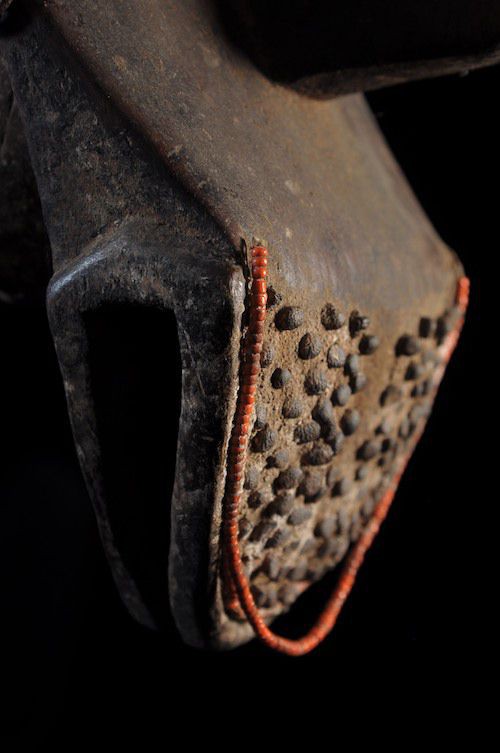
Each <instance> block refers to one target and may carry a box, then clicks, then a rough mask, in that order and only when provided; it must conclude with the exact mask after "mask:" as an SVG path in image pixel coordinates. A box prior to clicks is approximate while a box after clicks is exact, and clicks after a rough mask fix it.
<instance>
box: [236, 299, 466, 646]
mask: <svg viewBox="0 0 500 753" xmlns="http://www.w3.org/2000/svg"><path fill="white" fill-rule="evenodd" d="M277 293H278V295H277V296H276V297H277V298H278V299H280V298H281V296H280V295H279V290H278V291H277ZM299 302H300V301H299V299H297V301H296V302H295V301H293V300H291V301H287V300H286V299H283V301H282V304H281V306H273V305H272V304H271V306H270V309H269V313H268V322H267V326H266V337H265V341H264V347H263V354H264V355H263V358H262V361H261V363H262V371H261V374H260V377H259V381H258V389H257V398H256V400H257V402H256V407H255V412H254V421H253V431H252V434H251V437H250V444H249V450H250V451H249V454H248V459H247V465H246V476H245V484H244V493H243V499H242V504H241V509H240V518H239V539H240V548H241V553H242V560H243V563H244V566H245V572H246V575H247V577H248V578H249V579H250V582H251V590H252V595H253V597H254V600H255V603H256V605H257V606H258V607H259V608H260V609H261V611H262V614H263V616H264V618H265V619H267V620H272V618H273V617H274V616H276V615H277V614H279V613H280V612H282V611H283V609H285V610H286V609H287V608H288V607H289V606H290V605H291V604H293V602H294V601H295V599H296V598H297V596H299V595H300V593H301V592H302V591H303V590H304V589H305V588H307V586H308V585H309V584H310V583H312V582H314V581H315V580H317V579H318V578H320V577H321V576H322V575H323V574H324V573H325V572H326V571H328V570H329V569H331V568H332V567H334V566H335V565H337V564H338V563H340V562H341V561H342V560H343V559H344V557H345V555H346V554H347V552H348V551H349V550H350V547H351V545H352V544H354V543H355V542H356V541H357V540H358V539H359V537H360V536H361V534H362V532H363V530H364V527H365V526H366V525H367V523H368V522H369V521H370V518H371V515H372V513H373V511H374V508H375V505H376V504H377V503H378V502H379V500H380V499H381V498H382V496H383V495H384V493H385V492H386V491H387V489H388V487H389V484H390V482H391V480H392V478H393V477H394V476H395V475H396V474H397V472H398V470H399V468H400V466H401V464H402V463H403V462H404V460H405V459H406V457H407V455H408V453H409V452H410V450H411V448H412V446H413V443H414V439H415V438H416V437H417V436H418V434H419V433H420V432H421V430H422V428H423V425H424V424H425V420H426V419H427V418H428V416H429V414H430V411H431V408H432V402H433V399H434V397H435V389H436V386H437V384H438V382H439V375H440V373H441V371H442V368H443V367H444V364H445V359H446V355H447V354H446V353H445V351H444V347H445V346H444V342H445V338H446V336H447V335H448V334H449V333H450V332H451V331H452V330H453V328H454V327H455V325H457V323H458V322H459V320H460V317H461V312H460V309H459V308H458V307H457V306H456V305H455V303H454V297H450V300H449V306H448V307H446V309H443V310H442V311H441V312H440V313H439V314H438V315H432V314H431V315H427V314H428V312H422V313H423V314H424V315H421V316H415V317H414V318H413V326H411V327H407V328H406V329H405V330H402V331H401V332H400V333H398V334H396V336H393V335H392V336H387V333H386V332H384V330H383V329H382V328H380V327H379V328H378V332H377V329H374V327H373V326H372V324H371V321H370V317H369V316H368V315H366V314H365V313H363V312H362V311H360V310H357V309H355V310H351V311H349V310H346V309H345V308H343V307H342V306H340V305H338V304H337V302H336V301H334V302H332V301H328V302H326V303H325V304H324V305H323V306H321V305H316V306H315V307H314V308H313V309H312V311H307V310H304V308H303V306H300V305H293V304H294V303H299ZM289 303H290V304H292V305H287V304H289ZM283 304H284V305H283ZM311 343H312V344H313V345H314V347H311ZM377 352H378V353H381V354H382V357H383V360H381V359H380V358H377V357H376V355H375V354H376V353H377ZM284 373H286V374H287V378H286V379H283V374H284ZM277 375H279V378H277ZM226 607H227V608H228V612H227V615H228V618H229V619H227V618H225V617H223V616H221V620H222V624H223V628H222V631H223V634H226V633H227V635H228V636H233V635H234V632H235V631H234V623H235V621H238V620H240V621H241V619H242V615H241V614H239V613H238V612H237V611H236V612H235V611H234V610H233V609H232V608H231V607H230V601H227V600H226ZM221 615H222V613H221ZM231 623H233V626H232V625H231ZM229 640H231V637H229Z"/></svg>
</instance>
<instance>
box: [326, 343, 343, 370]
mask: <svg viewBox="0 0 500 753" xmlns="http://www.w3.org/2000/svg"><path fill="white" fill-rule="evenodd" d="M345 360H346V355H345V352H344V351H343V349H342V348H341V347H340V345H331V346H330V348H329V349H328V353H327V354H326V362H327V364H328V366H329V368H330V369H341V368H342V367H343V366H344V364H345Z"/></svg>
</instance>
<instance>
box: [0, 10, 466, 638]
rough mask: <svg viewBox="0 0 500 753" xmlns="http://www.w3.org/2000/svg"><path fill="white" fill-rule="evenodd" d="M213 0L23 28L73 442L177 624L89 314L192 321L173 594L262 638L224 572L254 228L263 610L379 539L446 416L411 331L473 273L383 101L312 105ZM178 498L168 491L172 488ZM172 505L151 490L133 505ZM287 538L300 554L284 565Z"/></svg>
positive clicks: (200, 634)
mask: <svg viewBox="0 0 500 753" xmlns="http://www.w3.org/2000/svg"><path fill="white" fill-rule="evenodd" d="M205 8H206V6H205V5H204V4H203V3H196V2H186V3H185V4H184V3H183V4H182V5H181V6H179V7H178V8H175V12H174V11H173V10H172V8H171V7H170V6H169V5H168V4H165V3H163V2H159V0H148V2H147V3H145V4H144V13H143V15H142V18H141V21H142V33H141V34H140V35H137V34H135V33H133V30H134V29H135V28H136V6H135V4H134V3H132V2H131V1H129V0H126V1H125V2H122V3H112V4H109V5H106V7H105V8H104V7H101V6H98V7H96V6H95V4H94V3H89V2H85V0H82V1H81V2H78V3H71V4H70V3H66V2H65V1H64V0H61V2H57V3H51V2H49V3H47V4H46V9H47V13H48V14H49V15H46V14H42V13H40V14H38V13H34V23H33V26H32V27H30V26H29V24H27V25H26V27H25V30H24V31H23V32H22V33H19V34H16V35H15V36H13V37H12V38H11V39H8V40H5V42H4V40H2V47H3V48H5V50H6V54H7V60H8V65H9V70H10V73H11V76H12V79H13V85H14V88H15V93H16V97H18V98H19V107H20V109H21V112H22V114H23V117H24V121H25V125H26V126H27V136H28V140H29V144H30V149H31V153H32V155H33V162H34V169H35V172H36V177H37V181H38V185H39V189H40V196H41V200H42V204H43V208H44V214H45V217H46V220H47V225H48V229H49V234H50V238H51V244H52V250H53V259H54V265H55V269H56V276H55V278H54V280H53V282H52V285H51V286H50V289H49V308H50V316H51V326H52V331H53V334H54V339H55V342H56V346H57V351H58V357H59V361H60V364H61V368H62V371H63V375H64V380H65V387H66V391H67V396H68V404H69V409H70V414H71V418H72V424H73V429H74V434H75V439H76V443H77V447H78V452H79V457H80V461H81V464H82V467H83V469H84V473H85V477H86V480H87V485H88V488H89V491H90V494H91V496H92V499H93V502H94V505H95V507H96V510H97V514H98V518H99V522H100V526H101V533H102V536H103V541H104V544H105V546H106V550H107V553H108V557H109V559H110V562H111V564H112V567H113V570H114V574H115V578H116V580H117V582H118V585H119V587H120V589H121V593H122V597H123V598H124V600H125V602H126V604H127V606H128V607H129V609H130V610H131V611H132V612H133V613H134V614H135V615H136V616H137V617H138V618H139V619H141V620H142V621H143V622H147V623H148V624H153V623H156V624H161V608H158V607H159V606H160V607H162V608H163V609H165V600H166V598H167V588H166V574H165V572H164V571H163V570H161V566H162V563H163V561H164V559H165V555H166V552H165V548H164V549H161V548H160V547H159V546H158V544H157V537H156V534H155V532H154V530H153V534H155V535H151V536H150V537H148V529H147V528H146V529H145V530H144V531H141V535H140V536H139V535H138V531H134V528H133V526H130V527H129V530H128V538H127V539H126V538H125V537H124V536H123V535H122V534H121V533H120V531H123V516H124V514H125V513H124V508H123V506H120V504H119V503H120V502H122V501H123V500H121V499H118V500H117V499H116V498H114V497H113V495H112V494H111V493H110V485H109V483H108V482H107V480H106V476H105V474H104V473H103V468H104V467H105V466H106V457H105V451H104V446H105V445H104V442H103V437H102V436H101V433H100V426H101V420H100V419H101V417H100V415H99V411H100V409H99V404H98V402H97V401H96V399H95V398H96V393H97V392H98V390H97V386H96V384H95V383H93V381H92V373H91V369H90V355H91V349H92V343H91V342H90V339H89V335H88V328H87V324H86V317H87V315H88V314H89V313H90V314H91V313H93V312H96V311H99V310H102V309H106V307H114V306H119V307H120V306H121V307H125V308H127V311H128V312H129V314H130V316H132V315H133V312H134V309H135V308H138V307H139V308H141V307H146V308H153V309H156V310H161V311H169V312H173V314H174V316H175V321H176V324H177V328H178V337H179V343H180V357H181V361H182V371H183V373H182V408H181V414H180V426H179V442H178V448H177V466H176V478H175V482H174V487H173V496H172V508H171V509H172V540H171V543H170V563H169V582H170V594H169V595H170V601H171V604H172V608H173V611H174V615H175V618H176V620H177V623H178V625H179V629H180V631H181V633H182V635H183V637H184V638H185V640H187V641H189V642H190V643H193V644H195V645H206V644H207V643H211V644H212V645H218V646H221V645H225V646H227V645H235V644H237V643H240V642H242V641H244V640H247V639H248V638H249V637H250V635H251V632H250V630H249V628H248V626H247V625H245V624H243V623H241V622H239V621H238V620H234V619H232V618H231V617H228V615H227V614H226V610H225V605H224V601H223V598H222V596H223V595H222V593H221V588H220V585H221V584H220V579H219V574H220V525H221V502H222V493H223V488H224V481H225V468H226V459H227V457H226V456H227V444H228V439H229V435H230V429H231V422H232V414H233V411H234V406H235V399H236V393H237V388H238V358H239V347H240V337H241V334H242V331H244V328H245V318H244V317H243V318H242V313H243V301H244V292H245V291H244V276H243V268H244V265H243V264H242V255H241V247H242V241H243V242H246V244H247V246H249V245H250V244H251V241H252V236H256V237H258V238H260V239H262V240H265V241H266V242H267V245H268V247H269V251H270V261H269V277H268V279H269V285H270V287H271V288H272V289H270V290H269V291H268V292H269V303H270V306H271V308H270V315H269V317H268V319H267V330H266V343H265V349H264V354H263V359H264V360H263V363H264V364H267V365H266V366H265V368H264V369H263V374H262V377H261V384H260V386H259V403H260V405H259V406H258V410H257V414H256V415H257V420H258V424H257V426H256V427H255V434H254V436H253V437H252V452H251V467H250V469H249V478H248V480H247V485H248V486H249V487H250V488H248V489H247V490H246V492H245V494H246V499H245V505H246V506H245V509H244V511H243V513H242V520H241V527H242V535H243V538H242V544H243V546H244V547H245V555H246V556H248V557H252V558H253V560H254V563H250V560H249V567H250V569H251V573H250V574H252V573H254V572H255V576H254V578H253V584H254V586H255V593H256V594H257V593H258V591H257V588H259V589H261V590H262V592H263V597H262V599H263V600H264V605H265V603H267V600H268V599H270V600H272V599H273V598H274V596H275V595H276V600H275V602H274V605H271V603H269V606H268V607H267V608H268V609H269V610H270V611H269V617H272V616H273V615H274V614H275V613H277V611H278V610H284V609H286V608H287V607H288V605H289V604H290V603H291V601H293V599H294V598H295V597H296V595H297V594H298V592H299V591H300V590H301V589H302V588H303V587H304V584H307V583H308V582H310V581H312V580H314V579H316V578H317V577H319V576H320V574H321V572H322V571H323V569H325V568H327V567H330V566H332V565H333V564H334V562H335V561H336V558H337V557H339V556H340V555H341V553H342V550H343V549H344V551H345V549H346V546H347V545H348V543H349V541H350V540H351V539H352V538H355V537H356V536H357V535H359V530H360V526H362V525H363V515H365V514H366V510H367V509H368V507H369V506H370V504H373V498H374V490H376V489H377V488H378V485H379V484H380V483H381V482H383V478H384V474H385V473H386V471H387V478H388V477H389V476H390V471H391V455H392V453H393V452H394V449H395V447H392V446H386V445H384V448H382V444H383V442H384V441H385V439H388V440H389V443H390V442H391V441H395V442H397V447H398V448H399V447H402V446H403V445H404V442H405V441H406V438H405V434H408V437H409V436H410V435H411V433H412V432H414V431H415V428H414V424H415V423H416V422H417V413H418V412H419V411H420V412H421V416H420V418H418V420H421V418H423V416H424V415H425V413H426V412H427V407H426V402H427V397H428V396H427V395H425V394H424V393H425V389H426V388H425V387H424V386H423V385H424V383H425V380H426V378H427V376H428V374H430V371H429V369H430V368H431V367H429V366H426V367H425V369H426V370H424V371H422V368H423V366H424V364H423V363H421V361H420V360H419V359H420V356H419V355H418V354H417V353H414V355H413V356H412V355H410V354H411V352H412V351H414V350H415V348H416V345H415V342H414V341H413V339H412V338H419V334H420V330H419V328H420V326H421V323H420V321H421V319H422V318H423V317H427V318H429V319H431V320H432V322H435V321H437V320H438V319H439V318H440V317H441V316H442V315H443V312H444V311H445V310H446V309H447V308H449V307H451V306H452V304H453V299H454V294H455V288H456V282H457V278H458V277H459V276H460V275H461V270H460V265H459V264H458V263H457V262H456V260H455V259H454V257H453V255H452V254H450V252H449V251H448V249H447V248H446V246H445V245H444V244H443V243H442V242H441V241H440V239H439V238H438V237H437V236H436V234H435V232H434V231H433V229H432V227H431V226H430V224H429V222H428V220H427V219H426V217H425V216H424V214H423V212H422V210H421V209H420V207H419V205H418V203H417V202H416V200H415V198H414V196H413V195H412V193H411V190H410V189H409V187H408V185H407V184H406V182H405V180H404V178H403V176H402V175H401V173H400V171H399V169H398V167H397V165H396V164H395V162H394V160H393V159H392V157H391V155H390V153H389V152H388V150H387V148H386V147H385V145H384V143H383V141H382V139H381V137H380V134H379V132H378V129H377V128H376V126H375V124H374V122H373V119H372V117H371V115H370V113H369V112H368V110H367V108H366V105H365V104H364V102H363V100H362V98H360V97H351V98H346V99H343V100H339V101H336V102H321V103H319V102H313V103H311V102H309V101H307V100H305V99H304V98H301V97H299V96H298V95H297V94H295V93H293V92H288V91H285V90H283V89H281V88H280V87H277V86H273V85H272V84H270V83H269V82H268V81H266V80H265V79H264V78H263V77H262V76H261V75H260V74H258V73H257V72H256V71H255V70H253V69H252V68H251V66H249V65H248V64H247V63H246V62H244V61H242V60H241V59H240V57H239V56H238V55H237V53H235V51H234V50H232V48H230V46H228V45H227V44H226V43H225V40H224V38H223V37H221V36H219V35H218V28H217V25H216V24H215V22H213V19H212V18H211V16H210V15H209V14H208V12H207V16H204V15H202V10H203V9H205ZM51 19H52V20H55V21H56V23H57V26H58V28H59V29H60V30H61V31H62V32H63V35H64V36H65V39H66V41H67V43H68V47H66V46H65V43H64V42H63V41H62V40H61V39H60V38H58V37H57V35H53V34H52V32H51V31H50V30H49V29H48V25H49V22H50V21H51ZM188 32H189V33H188ZM104 49H105V50H106V54H103V50H104ZM75 52H76V53H77V56H78V59H79V60H78V61H76V60H75V59H74V56H75ZM81 63H83V66H81ZM89 74H90V75H89ZM96 83H97V86H96V85H95V84H96ZM103 93H104V95H105V96H103ZM124 115H125V117H124ZM138 132H139V133H138ZM75 155H76V157H75ZM158 157H160V159H158ZM68 195H71V196H72V197H74V202H75V203H74V205H72V206H73V209H74V211H72V212H69V213H68V211H67V210H68V200H67V197H68ZM354 312H358V313H354ZM426 326H428V325H426ZM430 326H431V329H432V326H433V325H432V324H431V325H430ZM171 337H172V332H171V331H169V332H168V337H167V336H166V335H165V336H163V337H162V336H161V334H160V333H159V334H158V347H159V348H163V349H167V350H168V349H170V351H169V352H171V351H172V350H173V348H172V341H171V339H170V340H169V338H171ZM401 338H403V340H401ZM404 338H406V339H404ZM423 339H424V340H426V343H427V342H428V343H432V342H434V341H433V340H432V338H427V339H426V338H423ZM417 344H418V345H420V346H421V345H422V344H421V343H420V339H418V343H417ZM399 353H401V355H399ZM356 359H357V360H356ZM429 359H430V361H429V363H431V362H432V358H431V356H429ZM408 372H409V373H408ZM407 374H408V378H406V376H407ZM412 374H413V376H412ZM415 387H416V388H417V391H416V393H415V394H416V397H412V396H411V392H412V391H413V390H414V389H415ZM400 391H401V392H400ZM420 392H421V393H422V394H420ZM382 395H384V397H383V398H381V396H382ZM169 396H170V395H169ZM162 399H165V396H162V395H161V394H158V400H159V402H161V400H162ZM381 399H382V401H383V403H384V404H383V405H381V402H380V401H381ZM322 400H323V401H325V402H324V403H320V401H322ZM318 403H320V405H318ZM330 406H331V407H330ZM415 406H417V411H416V412H414V413H413V414H412V415H410V417H409V414H411V412H412V411H414V408H415ZM419 406H423V413H422V407H419ZM124 410H126V406H124ZM386 418H388V419H390V423H389V424H388V427H390V428H386V434H380V433H378V428H379V425H381V424H382V423H383V421H384V419H386ZM407 419H408V424H407V422H406V420H407ZM392 422H394V424H393V423H392ZM400 434H401V436H400ZM117 444H118V443H117ZM342 444H343V446H342ZM383 449H384V451H383ZM131 450H133V448H129V450H128V455H126V456H125V459H124V463H125V465H127V466H128V463H129V462H131V459H133V457H134V453H133V452H132V451H131ZM363 469H365V470H363ZM365 472H366V475H365V477H364V478H363V474H364V473H365ZM252 485H253V488H252ZM323 490H324V494H321V492H322V491H323ZM362 491H365V492H366V494H367V499H362V497H363V494H361V495H360V493H361V492H362ZM254 492H255V493H257V494H259V495H262V499H261V497H260V496H259V497H257V496H256V497H255V498H254V497H253V496H252V495H253V494H254ZM156 502H157V503H158V504H160V505H163V506H164V508H167V509H168V505H169V503H170V499H169V498H168V493H167V489H165V496H164V498H161V499H159V500H156ZM150 503H151V500H147V499H142V498H141V497H140V495H138V496H136V497H134V499H131V500H127V509H134V507H133V506H134V505H135V506H136V509H140V510H141V511H144V510H146V509H148V507H149V505H150ZM274 503H276V507H275V508H274V509H273V507H272V505H273V504H274ZM365 505H366V507H365V512H363V506H365ZM144 514H146V513H144ZM152 529H154V520H153V521H152V520H150V521H149V533H151V530H152ZM245 529H246V530H245ZM309 540H311V541H312V544H309V543H308V542H309ZM306 544H307V546H311V548H310V549H309V551H307V549H306V551H304V547H306ZM247 546H248V549H247ZM328 547H330V552H328V551H327V550H328ZM132 550H133V556H132V555H131V551H132ZM320 550H321V551H320ZM276 552H277V553H279V558H278V559H279V562H278V569H276V563H273V562H272V561H270V562H268V561H267V558H268V556H270V555H272V554H273V553H276ZM141 555H142V556H141ZM264 563H265V568H266V570H267V569H269V572H270V574H269V573H266V572H265V571H264ZM149 567H150V568H151V569H150V570H149V572H148V568H149ZM276 578H277V579H278V580H275V579H276ZM274 591H275V592H276V594H275V593H274ZM258 598H259V600H261V597H260V596H259V597H258ZM158 613H160V618H158V617H157V615H158Z"/></svg>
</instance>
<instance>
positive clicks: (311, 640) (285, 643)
mask: <svg viewBox="0 0 500 753" xmlns="http://www.w3.org/2000/svg"><path fill="white" fill-rule="evenodd" d="M251 255H252V260H251V268H252V282H251V288H250V295H249V326H248V332H247V335H246V337H245V339H244V342H243V347H242V353H241V378H240V389H239V392H238V399H237V407H236V412H235V417H234V421H233V429H232V432H231V438H230V441H229V450H228V468H227V476H226V491H225V496H224V503H223V549H224V556H223V563H224V570H225V573H224V574H225V584H226V586H227V588H228V591H229V595H228V599H227V607H228V609H230V610H231V611H232V612H234V613H237V614H241V610H243V612H244V613H245V615H246V617H247V619H248V621H249V622H250V624H251V625H252V627H253V629H254V631H255V633H256V635H257V637H258V638H259V639H260V640H261V641H262V642H263V643H265V644H266V645H267V646H268V647H269V648H272V649H274V650H276V651H279V652H281V653H284V654H288V655H289V656H301V655H303V654H307V653H309V652H310V651H312V650H313V649H314V648H316V646H318V644H319V643H320V642H321V641H322V640H323V639H324V638H325V637H326V636H327V635H328V633H329V632H330V631H331V630H332V628H333V627H334V625H335V623H336V621H337V618H338V616H339V614H340V611H341V609H342V606H343V605H344V602H345V600H346V599H347V597H348V595H349V593H350V591H351V589H352V587H353V585H354V582H355V579H356V575H357V572H358V570H359V568H360V566H361V564H362V562H363V560H364V557H365V554H366V552H367V551H368V549H369V547H370V545H371V543H372V542H373V540H374V538H375V536H376V535H377V533H378V531H379V528H380V525H381V523H382V521H383V520H384V518H385V516H386V515H387V513H388V511H389V507H390V506H391V502H392V500H393V498H394V494H395V492H396V489H397V486H398V483H399V480H400V478H401V475H402V474H403V472H404V469H405V467H406V464H407V463H408V460H409V458H410V455H411V452H410V453H409V454H408V455H407V457H406V458H405V460H404V461H403V463H402V467H401V468H400V470H399V473H398V475H397V477H396V478H394V479H393V481H392V483H391V485H390V487H389V488H388V489H387V491H386V492H385V494H384V495H383V496H382V498H381V499H380V500H379V502H378V504H377V505H376V507H375V510H374V512H373V515H372V517H371V519H370V521H369V522H368V524H367V525H366V527H365V530H364V531H363V534H362V535H361V537H360V538H359V539H358V541H357V543H356V544H355V545H354V547H353V549H352V550H351V552H350V554H349V555H348V557H347V559H346V562H345V564H344V567H343V569H342V573H341V575H340V577H339V580H338V583H337V585H336V587H335V589H334V591H333V593H332V594H331V596H330V598H329V599H328V601H327V603H326V606H325V608H324V609H323V611H322V613H321V614H320V616H319V618H318V619H317V621H316V623H315V624H314V625H313V626H312V628H311V629H310V630H309V631H308V632H307V633H306V635H305V636H304V637H303V638H299V639H297V640H292V639H289V638H285V637H283V636H280V635H277V634H276V633H274V632H273V631H272V630H271V629H270V628H269V627H268V626H267V625H266V623H265V622H264V619H263V618H262V615H261V614H260V612H259V609H258V607H257V605H256V604H255V601H254V598H253V596H252V593H251V591H250V585H249V582H248V579H247V577H246V575H245V573H244V568H243V563H242V559H241V552H240V548H239V542H238V516H239V507H240V501H241V494H242V489H243V478H244V467H245V460H246V454H247V449H248V438H249V429H250V415H251V413H252V409H253V406H254V403H255V392H256V379H257V375H258V373H259V371H260V355H261V352H262V345H263V339H264V337H263V336H264V322H265V311H266V304H267V287H266V279H265V278H266V276H267V256H268V252H267V249H266V248H265V247H264V246H254V247H252V249H251ZM468 294H469V281H468V279H467V278H466V277H462V278H460V280H459V281H458V285H457V293H456V305H457V306H458V307H459V309H460V310H461V312H462V314H464V313H465V309H466V308H467V302H468ZM462 322H463V316H462V317H461V318H460V320H459V321H458V322H457V325H456V327H455V329H454V330H453V331H452V332H451V333H450V334H449V335H448V337H447V339H446V341H445V342H444V344H443V355H444V362H447V361H448V360H449V358H450V357H451V354H452V352H453V349H454V347H455V345H456V342H457V340H458V335H459V333H460V329H461V326H462ZM443 371H444V363H443V366H442V369H441V371H440V373H439V374H438V375H437V379H436V386H437V383H438V382H439V380H440V378H441V376H442V373H443ZM419 438H420V434H419V435H418V436H417V437H416V439H415V442H414V444H413V447H415V445H416V444H417V442H418V439H419Z"/></svg>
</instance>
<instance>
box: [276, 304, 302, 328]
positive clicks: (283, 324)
mask: <svg viewBox="0 0 500 753" xmlns="http://www.w3.org/2000/svg"><path fill="white" fill-rule="evenodd" d="M274 321H275V323H276V326H277V328H278V329H280V330H291V329H297V327H300V326H301V324H303V323H304V312H303V311H302V309H300V308H298V307H297V306H285V307H284V308H282V309H280V310H279V311H278V313H277V314H276V316H275V317H274Z"/></svg>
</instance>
